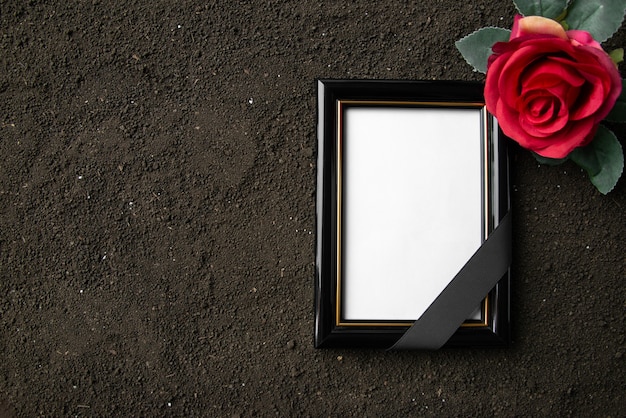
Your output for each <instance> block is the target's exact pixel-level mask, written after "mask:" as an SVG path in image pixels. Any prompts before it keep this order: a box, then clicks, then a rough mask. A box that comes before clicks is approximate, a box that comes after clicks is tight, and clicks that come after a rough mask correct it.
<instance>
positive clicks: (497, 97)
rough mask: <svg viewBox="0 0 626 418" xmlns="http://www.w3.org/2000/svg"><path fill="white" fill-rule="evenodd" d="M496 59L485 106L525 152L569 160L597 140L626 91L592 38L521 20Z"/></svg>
mask: <svg viewBox="0 0 626 418" xmlns="http://www.w3.org/2000/svg"><path fill="white" fill-rule="evenodd" d="M492 50H493V54H492V55H491V56H490V57H489V63H488V67H487V81H486V83H485V101H486V105H487V110H489V112H491V113H492V114H493V115H495V116H496V118H497V119H498V122H499V124H500V127H501V128H502V131H503V132H504V133H505V134H506V135H507V136H508V137H510V138H512V139H513V140H515V141H517V142H518V143H519V144H520V145H521V146H522V147H524V148H528V149H530V150H532V151H534V152H536V153H537V154H539V155H542V156H544V157H548V158H564V157H566V156H567V155H568V154H569V153H570V152H572V151H573V150H574V148H577V147H581V146H584V145H587V144H588V143H589V142H591V140H592V139H593V137H594V135H595V133H596V130H597V128H598V124H599V123H600V121H601V120H602V119H604V118H605V117H606V116H607V114H608V113H609V112H610V111H611V109H612V108H613V105H614V104H615V101H616V100H617V98H618V96H619V95H620V93H621V90H622V83H621V78H620V74H619V71H618V70H617V67H616V65H615V64H614V63H613V61H612V60H611V58H610V57H609V56H608V54H607V53H606V52H604V50H602V47H601V46H600V44H599V43H598V42H596V41H595V40H594V39H593V38H592V37H591V35H590V34H589V33H587V32H585V31H580V30H576V31H568V32H566V31H565V30H564V29H563V28H562V27H561V25H560V24H559V23H558V22H556V21H554V20H552V19H547V18H544V17H539V16H529V17H525V18H522V17H521V16H516V18H515V23H514V25H513V29H512V31H511V38H510V39H509V42H497V43H496V44H494V46H493V47H492Z"/></svg>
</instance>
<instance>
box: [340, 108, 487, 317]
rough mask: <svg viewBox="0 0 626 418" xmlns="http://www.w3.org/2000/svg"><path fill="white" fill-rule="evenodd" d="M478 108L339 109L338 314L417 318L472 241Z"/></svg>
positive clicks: (477, 226) (477, 197) (477, 193)
mask: <svg viewBox="0 0 626 418" xmlns="http://www.w3.org/2000/svg"><path fill="white" fill-rule="evenodd" d="M481 115H482V113H481V110H480V109H461V108H445V107H442V108H389V107H382V106H381V107H371V106H370V107H366V106H353V107H347V108H346V109H345V113H344V136H343V141H342V147H343V168H342V170H343V186H342V187H343V201H342V206H343V216H342V222H343V232H342V234H343V235H342V259H343V261H342V263H343V270H342V278H341V283H342V312H343V314H342V315H343V319H345V320H401V321H405V320H406V321H409V320H410V321H413V320H416V319H418V318H419V317H420V316H421V315H422V313H423V312H424V311H425V310H426V309H427V308H428V306H429V305H430V304H431V303H432V302H433V300H434V299H435V298H436V297H437V296H438V295H439V294H440V293H441V291H442V290H443V289H444V288H445V287H446V285H447V284H448V283H449V282H450V281H451V280H452V278H454V276H455V275H456V274H457V273H458V271H459V270H460V269H461V268H462V267H463V265H465V263H466V262H467V261H468V260H469V258H470V257H471V256H472V255H473V254H474V252H476V250H477V249H478V248H479V247H480V245H481V219H482V205H481V195H482V194H481V171H482V167H481V138H482V136H481V117H482V116H481Z"/></svg>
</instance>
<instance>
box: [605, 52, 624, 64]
mask: <svg viewBox="0 0 626 418" xmlns="http://www.w3.org/2000/svg"><path fill="white" fill-rule="evenodd" d="M609 56H610V57H611V61H613V62H614V63H615V65H617V64H619V63H620V62H622V61H624V48H617V49H614V50H613V51H611V52H609Z"/></svg>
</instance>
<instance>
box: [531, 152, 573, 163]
mask: <svg viewBox="0 0 626 418" xmlns="http://www.w3.org/2000/svg"><path fill="white" fill-rule="evenodd" d="M531 153H532V154H533V157H535V160H537V162H538V163H539V164H545V165H559V164H563V163H564V162H565V161H567V160H568V158H567V157H565V158H548V157H544V156H543V155H539V154H537V153H536V152H532V151H531Z"/></svg>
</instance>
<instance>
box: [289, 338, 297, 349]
mask: <svg viewBox="0 0 626 418" xmlns="http://www.w3.org/2000/svg"><path fill="white" fill-rule="evenodd" d="M287 348H288V349H290V350H293V349H294V348H296V342H295V341H294V340H289V341H287Z"/></svg>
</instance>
